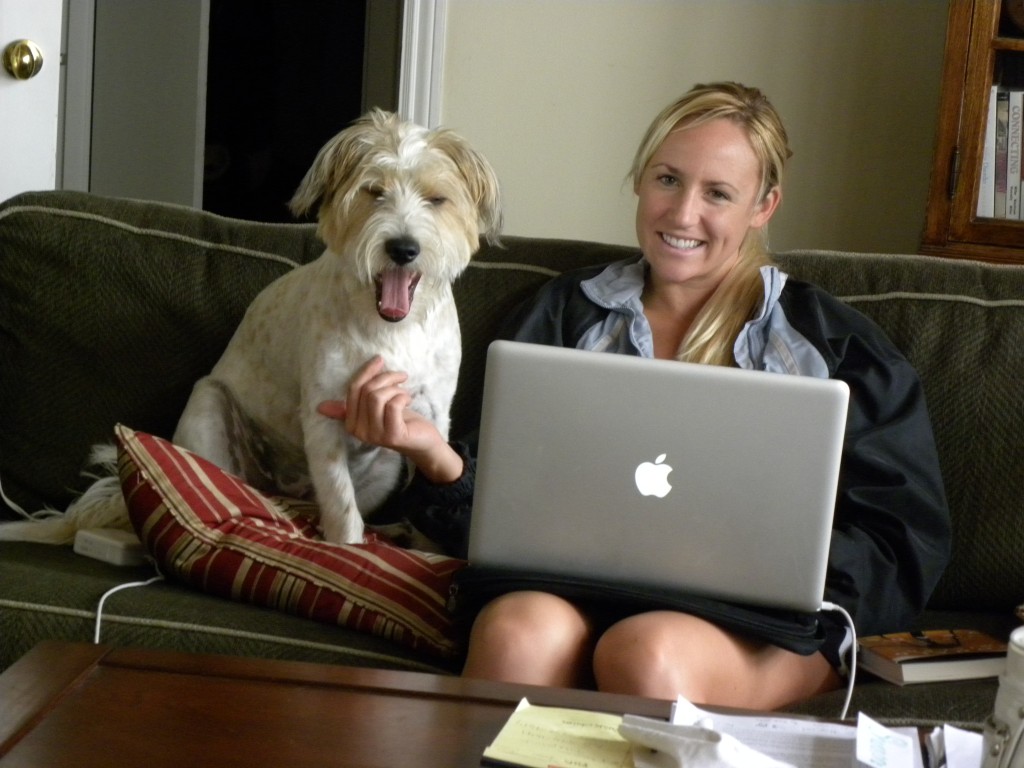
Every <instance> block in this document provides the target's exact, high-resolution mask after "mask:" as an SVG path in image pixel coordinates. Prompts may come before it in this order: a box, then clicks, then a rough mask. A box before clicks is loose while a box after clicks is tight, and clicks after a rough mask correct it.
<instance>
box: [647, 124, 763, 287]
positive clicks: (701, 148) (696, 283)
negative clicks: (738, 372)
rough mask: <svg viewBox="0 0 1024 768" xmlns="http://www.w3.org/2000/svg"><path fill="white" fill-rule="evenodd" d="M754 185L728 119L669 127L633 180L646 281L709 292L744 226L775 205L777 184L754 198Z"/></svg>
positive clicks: (757, 180) (754, 170) (754, 173)
mask: <svg viewBox="0 0 1024 768" xmlns="http://www.w3.org/2000/svg"><path fill="white" fill-rule="evenodd" d="M760 185H761V167H760V164H759V162H758V159H757V156H756V155H755V154H754V150H753V149H752V148H751V146H750V142H749V141H748V140H747V136H746V133H745V132H744V130H743V128H741V127H740V126H739V125H737V124H736V123H734V122H732V121H731V120H728V119H726V118H721V119H717V120H712V121H710V122H707V123H704V124H703V125H699V126H697V127H695V128H686V129H683V130H675V131H673V132H672V133H670V134H669V135H668V137H667V138H666V139H665V141H664V142H663V143H662V144H661V146H660V147H659V148H658V149H657V150H656V151H655V153H654V154H653V155H652V156H651V160H650V162H649V163H648V164H647V167H646V168H645V169H644V172H643V174H642V175H641V177H640V180H639V181H638V183H637V184H636V187H635V190H636V194H637V197H638V200H637V208H636V232H637V239H638V240H639V242H640V248H641V250H642V251H643V253H644V256H645V257H646V259H647V261H648V263H649V264H650V265H651V280H652V287H653V288H655V289H657V288H659V287H664V286H666V285H684V284H685V285H686V286H689V287H694V288H700V289H702V290H704V291H706V292H710V291H713V290H714V288H715V287H717V286H718V283H719V282H720V281H721V280H722V278H723V277H724V276H725V275H726V274H727V273H728V271H729V269H731V268H732V266H733V265H734V264H735V263H736V260H737V258H738V256H739V249H740V244H741V243H742V242H743V239H744V237H746V235H747V232H748V231H749V230H750V229H751V228H759V227H762V226H764V225H765V224H766V223H767V222H768V219H770V218H771V216H772V213H774V211H775V208H776V207H777V205H778V202H779V190H778V189H777V188H775V189H772V190H770V191H769V192H768V194H767V195H765V197H764V198H763V199H759V198H758V193H759V192H760Z"/></svg>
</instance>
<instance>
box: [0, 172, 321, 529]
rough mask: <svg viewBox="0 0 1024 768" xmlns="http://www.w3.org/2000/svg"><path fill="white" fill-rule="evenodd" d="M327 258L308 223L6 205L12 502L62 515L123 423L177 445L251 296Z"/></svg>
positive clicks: (149, 207) (2, 345)
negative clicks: (204, 380)
mask: <svg viewBox="0 0 1024 768" xmlns="http://www.w3.org/2000/svg"><path fill="white" fill-rule="evenodd" d="M322 251H323V246H322V245H321V244H320V243H319V242H318V241H317V238H316V233H315V227H313V226H311V225H269V224H252V223H244V222H238V221H233V220H229V219H224V218H220V217H218V216H213V215H210V214H200V213H197V212H196V211H194V210H191V209H188V208H181V207H177V206H170V205H162V204H154V203H145V202H135V201H127V200H115V199H109V198H103V197H97V196H91V195H86V194H81V193H74V192H39V193H28V194H24V195H19V196H17V197H15V198H12V199H11V200H8V201H7V202H5V203H4V204H3V205H0V482H2V483H3V489H4V491H5V492H6V494H7V496H8V497H9V498H10V499H11V500H12V501H14V502H15V503H16V504H18V505H20V506H21V507H23V508H24V509H26V510H29V511H34V510H38V509H41V508H43V507H44V506H52V507H54V508H56V509H64V508H65V507H66V506H67V504H68V503H69V502H70V501H71V500H72V499H73V498H74V497H75V495H76V494H77V493H80V492H81V491H83V490H84V489H85V488H86V487H88V484H89V482H90V480H89V479H88V478H86V477H83V476H81V474H80V472H81V470H82V467H83V464H84V463H85V460H86V457H87V455H88V453H89V450H90V447H91V446H92V445H93V444H95V443H110V442H112V439H113V432H112V429H113V426H114V424H115V423H116V422H123V423H125V424H127V425H129V426H132V427H133V428H135V429H139V430H142V431H146V432H152V433H155V434H158V435H163V436H169V435H171V434H172V433H173V431H174V427H175V424H176V423H177V420H178V417H179V416H180V414H181V411H182V409H183V408H184V405H185V402H186V401H187V399H188V396H189V393H190V392H191V390H192V385H193V383H194V382H195V381H196V379H197V378H198V377H201V376H203V375H205V374H206V373H209V371H210V368H211V367H212V366H213V364H214V363H215V362H216V360H217V358H218V357H220V354H221V352H222V351H223V350H224V347H225V346H226V345H227V342H228V340H229V339H230V337H231V334H232V333H234V329H235V327H236V326H237V325H238V323H239V321H240V320H241V317H242V314H243V313H244V312H245V309H246V307H248V305H249V303H250V302H251V301H252V299H253V297H255V296H256V294H257V293H258V292H259V291H260V290H261V289H262V288H263V287H264V286H265V285H266V284H267V283H269V282H270V281H271V280H273V279H274V278H276V277H278V276H279V275H282V274H284V273H285V272H287V271H288V270H290V269H292V268H294V266H295V265H296V264H299V263H303V262H306V261H310V260H312V259H314V258H316V257H317V256H319V255H320V253H321V252H322ZM0 506H2V505H0Z"/></svg>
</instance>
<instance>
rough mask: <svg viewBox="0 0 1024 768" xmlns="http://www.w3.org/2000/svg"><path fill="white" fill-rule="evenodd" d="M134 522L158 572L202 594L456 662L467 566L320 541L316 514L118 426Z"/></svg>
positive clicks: (373, 546)
mask: <svg viewBox="0 0 1024 768" xmlns="http://www.w3.org/2000/svg"><path fill="white" fill-rule="evenodd" d="M115 434H116V437H117V441H118V446H119V449H120V450H119V459H118V468H119V474H120V477H121V485H122V490H123V492H124V496H125V499H126V501H127V502H128V510H129V517H130V518H131V521H132V525H133V527H134V528H135V531H136V533H137V534H138V535H139V538H140V539H141V540H142V541H143V543H144V544H145V545H146V549H147V550H148V551H149V552H150V554H151V555H152V556H153V557H154V559H155V560H156V562H157V565H158V566H159V568H160V570H161V572H162V573H163V574H164V575H165V576H168V577H171V578H174V579H175V580H177V581H181V582H184V583H186V584H189V585H191V586H193V587H195V588H197V589H200V590H202V591H205V592H208V593H211V594H215V595H219V596H221V597H226V598H229V599H232V600H238V601H243V602H249V603H254V604H256V605H262V606H267V607H272V608H277V609H279V610H284V611H287V612H289V613H293V614H296V615H300V616H306V617H308V618H311V619H314V620H317V621H321V622H325V623H331V624H339V625H342V626H347V627H350V628H352V629H357V630H361V631H364V632H370V633H372V634H375V635H379V636H381V637H386V638H389V639H391V640H393V641H395V642H397V643H400V644H403V645H406V646H408V647H410V648H413V649H419V650H425V651H427V652H430V653H433V654H435V655H439V656H441V657H450V656H452V655H454V654H455V652H456V650H457V648H458V644H457V643H456V641H455V636H454V635H455V633H454V628H453V622H452V620H451V616H450V614H449V612H448V609H447V606H446V603H447V600H448V594H449V591H450V588H451V581H452V576H453V574H454V573H455V572H457V571H458V570H460V569H461V568H462V567H463V566H464V564H465V563H464V562H463V561H461V560H457V559H455V558H450V557H445V556H443V555H433V554H427V553H423V552H417V551H413V550H406V549H402V548H400V547H397V546H394V545H392V544H388V543H385V542H383V541H379V540H378V541H375V542H372V543H367V544H360V545H335V544H330V543H327V542H325V541H323V540H322V539H320V538H319V535H318V534H317V532H316V527H315V525H314V523H313V519H314V517H313V515H315V505H313V504H311V503H309V502H301V501H297V500H289V499H282V498H277V497H267V496H264V495H263V494H261V493H259V492H258V491H256V490H254V489H253V488H251V487H249V486H247V485H246V484H245V483H243V482H242V481H241V480H239V479H238V478H236V477H234V476H232V475H229V474H227V473H226V472H223V471H222V470H220V469H219V468H217V467H216V466H214V465H213V464H211V463H210V462H208V461H205V460H204V459H202V458H200V457H199V456H196V455H195V454H192V453H190V452H189V451H186V450H184V449H182V448H179V447H177V446H175V445H172V444H171V443H169V442H168V441H166V440H163V439H161V438H158V437H154V436H152V435H148V434H145V433H142V432H134V431H132V430H131V429H128V428H127V427H124V426H121V425H119V426H118V427H117V429H116V430H115Z"/></svg>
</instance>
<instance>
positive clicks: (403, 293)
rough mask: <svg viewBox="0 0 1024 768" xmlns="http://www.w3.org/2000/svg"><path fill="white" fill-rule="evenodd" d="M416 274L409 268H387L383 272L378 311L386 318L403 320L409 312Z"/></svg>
mask: <svg viewBox="0 0 1024 768" xmlns="http://www.w3.org/2000/svg"><path fill="white" fill-rule="evenodd" d="M414 274H415V273H413V272H410V271H409V270H407V269H385V270H384V272H383V273H381V276H380V277H381V283H380V304H378V305H377V311H378V312H379V313H380V316H381V317H383V318H384V319H385V320H392V321H395V320H401V319H402V318H404V317H405V316H406V315H408V314H409V302H410V297H411V295H412V291H411V290H410V289H411V286H412V280H413V276H414Z"/></svg>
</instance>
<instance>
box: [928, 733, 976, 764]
mask: <svg viewBox="0 0 1024 768" xmlns="http://www.w3.org/2000/svg"><path fill="white" fill-rule="evenodd" d="M984 749H985V747H984V743H983V739H982V735H981V734H980V733H974V732H973V731H965V730H963V729H962V728H956V727H954V726H952V725H944V726H942V727H941V728H935V729H934V730H933V731H932V732H931V733H930V734H929V735H928V753H929V757H930V758H931V764H932V765H933V766H942V767H943V768H978V766H979V765H981V759H982V756H983V754H984Z"/></svg>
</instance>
